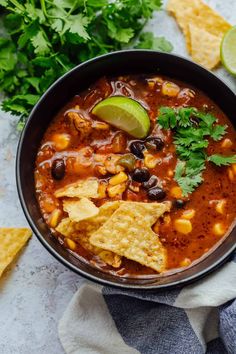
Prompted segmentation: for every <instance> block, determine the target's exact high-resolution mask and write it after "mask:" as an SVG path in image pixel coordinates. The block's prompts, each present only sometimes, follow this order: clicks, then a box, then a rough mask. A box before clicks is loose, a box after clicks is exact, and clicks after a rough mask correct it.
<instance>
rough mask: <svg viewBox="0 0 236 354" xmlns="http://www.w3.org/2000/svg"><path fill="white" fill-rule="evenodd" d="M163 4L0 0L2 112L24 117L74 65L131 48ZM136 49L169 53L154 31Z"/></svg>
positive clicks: (155, 1) (153, 1) (122, 0)
mask: <svg viewBox="0 0 236 354" xmlns="http://www.w3.org/2000/svg"><path fill="white" fill-rule="evenodd" d="M161 5H162V0H114V1H109V0H75V1H74V0H73V1H72V0H40V1H39V0H27V1H22V0H0V12H1V13H3V16H2V17H3V18H2V20H3V27H4V30H5V35H3V36H2V37H0V92H2V93H4V94H5V96H8V97H9V98H7V99H5V100H4V101H3V104H2V106H3V109H4V110H5V111H10V112H12V113H13V114H16V115H19V116H21V117H26V116H27V115H28V114H29V112H30V110H31V109H32V107H33V106H34V105H35V103H36V102H37V101H38V99H39V98H40V96H41V95H42V94H43V93H44V92H45V90H46V89H47V88H48V87H49V86H50V85H51V84H52V83H53V82H54V81H55V80H56V79H57V78H58V77H59V76H61V75H63V74H64V73H66V72H67V71H68V70H70V69H71V68H73V67H74V66H75V65H77V64H79V63H81V62H83V61H85V60H87V59H89V58H92V57H95V56H97V55H100V54H104V53H107V52H109V51H114V50H119V49H122V48H123V47H124V46H127V45H132V44H133V40H134V39H135V38H136V37H137V35H138V34H139V32H140V31H141V30H142V28H143V26H144V25H145V23H146V22H147V20H148V19H149V18H151V16H152V14H153V11H155V10H159V9H160V7H161ZM137 47H141V48H149V49H152V48H155V49H160V50H165V51H171V50H172V46H171V44H170V43H169V42H167V41H166V40H165V39H164V38H162V37H161V38H159V39H158V38H154V36H153V35H152V34H150V33H148V34H145V35H144V36H143V37H141V38H140V40H139V41H138V44H137Z"/></svg>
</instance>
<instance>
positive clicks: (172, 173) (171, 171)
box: [167, 169, 174, 177]
mask: <svg viewBox="0 0 236 354" xmlns="http://www.w3.org/2000/svg"><path fill="white" fill-rule="evenodd" d="M167 176H168V177H173V176H174V171H173V170H171V169H169V170H168V171H167Z"/></svg>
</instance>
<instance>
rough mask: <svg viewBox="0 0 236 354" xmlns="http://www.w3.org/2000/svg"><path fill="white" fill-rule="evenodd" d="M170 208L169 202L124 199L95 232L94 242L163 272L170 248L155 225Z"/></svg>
mask: <svg viewBox="0 0 236 354" xmlns="http://www.w3.org/2000/svg"><path fill="white" fill-rule="evenodd" d="M169 209H170V205H169V204H168V203H139V202H123V203H121V205H120V207H119V208H118V209H117V210H116V211H115V212H114V214H113V215H112V216H111V217H110V218H109V219H108V221H107V222H106V223H105V224H103V226H101V227H100V228H99V229H98V230H97V231H96V232H94V233H93V234H92V235H91V237H90V242H91V244H92V245H94V246H96V247H101V248H104V249H106V250H109V251H112V252H114V253H116V254H118V255H120V256H124V257H126V258H128V259H131V260H133V261H136V262H138V263H140V264H142V265H145V266H147V267H150V268H152V269H154V270H156V271H157V272H162V271H163V270H165V268H166V260H167V257H166V251H165V249H164V247H163V246H162V244H161V242H160V241H159V238H158V236H157V234H156V233H154V232H153V231H152V229H151V226H152V225H153V224H154V223H155V222H156V220H157V219H158V218H159V217H160V216H161V215H163V214H164V213H165V212H166V211H169Z"/></svg>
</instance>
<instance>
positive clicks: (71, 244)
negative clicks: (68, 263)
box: [65, 238, 76, 251]
mask: <svg viewBox="0 0 236 354" xmlns="http://www.w3.org/2000/svg"><path fill="white" fill-rule="evenodd" d="M65 243H66V246H67V247H68V248H69V249H71V250H72V251H75V249H76V243H75V241H73V240H71V239H70V238H65Z"/></svg>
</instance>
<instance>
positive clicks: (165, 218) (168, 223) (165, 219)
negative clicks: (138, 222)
mask: <svg viewBox="0 0 236 354" xmlns="http://www.w3.org/2000/svg"><path fill="white" fill-rule="evenodd" d="M163 220H164V224H165V225H166V226H168V225H170V223H171V218H170V215H165V216H164V218H163Z"/></svg>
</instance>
